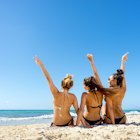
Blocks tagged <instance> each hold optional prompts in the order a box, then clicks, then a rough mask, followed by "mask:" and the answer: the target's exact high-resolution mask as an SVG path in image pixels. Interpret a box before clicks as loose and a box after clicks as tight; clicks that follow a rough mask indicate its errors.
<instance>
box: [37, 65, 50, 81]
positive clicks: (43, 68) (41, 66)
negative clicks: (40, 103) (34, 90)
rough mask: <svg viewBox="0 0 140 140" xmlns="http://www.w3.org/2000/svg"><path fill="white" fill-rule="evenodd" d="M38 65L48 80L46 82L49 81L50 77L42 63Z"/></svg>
mask: <svg viewBox="0 0 140 140" xmlns="http://www.w3.org/2000/svg"><path fill="white" fill-rule="evenodd" d="M39 66H40V68H41V70H42V72H43V74H44V75H45V77H46V79H47V80H48V82H49V81H51V77H50V75H49V73H48V71H47V70H46V68H45V67H44V65H43V64H40V65H39Z"/></svg>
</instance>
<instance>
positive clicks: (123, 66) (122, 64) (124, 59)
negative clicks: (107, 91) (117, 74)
mask: <svg viewBox="0 0 140 140" xmlns="http://www.w3.org/2000/svg"><path fill="white" fill-rule="evenodd" d="M127 59H128V52H127V53H125V54H124V55H123V56H122V61H121V66H120V69H122V70H123V72H124V71H125V62H126V60H127ZM122 76H123V83H122V87H123V88H126V82H125V77H124V74H123V75H122Z"/></svg>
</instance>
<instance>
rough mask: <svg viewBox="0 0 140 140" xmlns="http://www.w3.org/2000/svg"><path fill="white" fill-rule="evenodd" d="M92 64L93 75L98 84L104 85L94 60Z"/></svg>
mask: <svg viewBox="0 0 140 140" xmlns="http://www.w3.org/2000/svg"><path fill="white" fill-rule="evenodd" d="M90 64H91V68H92V71H93V74H94V76H95V79H96V80H97V82H98V83H99V84H100V85H102V83H101V80H100V77H99V75H98V72H97V69H96V67H95V64H94V62H93V60H92V61H90Z"/></svg>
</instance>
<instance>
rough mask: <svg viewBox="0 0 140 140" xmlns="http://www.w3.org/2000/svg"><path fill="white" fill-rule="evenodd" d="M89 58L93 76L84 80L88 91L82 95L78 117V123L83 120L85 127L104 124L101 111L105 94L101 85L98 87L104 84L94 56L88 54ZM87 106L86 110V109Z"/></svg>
mask: <svg viewBox="0 0 140 140" xmlns="http://www.w3.org/2000/svg"><path fill="white" fill-rule="evenodd" d="M87 58H88V59H89V61H90V63H91V67H92V70H93V76H90V77H88V78H85V79H84V81H83V84H84V89H85V90H87V91H86V92H83V94H82V97H81V104H80V109H79V112H78V117H77V125H78V124H79V123H80V121H81V122H82V124H83V126H84V127H91V125H100V124H102V118H101V115H100V112H101V108H102V100H103V94H102V92H101V91H100V87H99V88H98V85H102V84H101V81H100V78H99V76H98V73H97V70H96V67H95V65H94V61H93V57H92V55H90V54H88V55H87ZM85 107H86V111H84V108H85ZM83 119H84V121H83Z"/></svg>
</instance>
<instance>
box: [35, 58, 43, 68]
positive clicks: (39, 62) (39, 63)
mask: <svg viewBox="0 0 140 140" xmlns="http://www.w3.org/2000/svg"><path fill="white" fill-rule="evenodd" d="M34 61H35V63H36V64H38V65H39V66H41V65H42V62H41V60H40V59H39V58H38V56H35V57H34Z"/></svg>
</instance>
